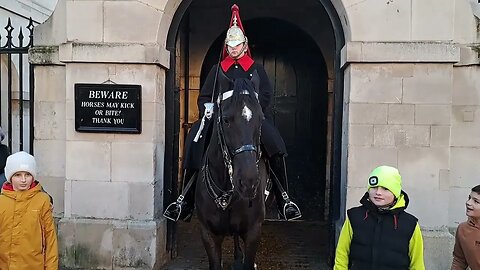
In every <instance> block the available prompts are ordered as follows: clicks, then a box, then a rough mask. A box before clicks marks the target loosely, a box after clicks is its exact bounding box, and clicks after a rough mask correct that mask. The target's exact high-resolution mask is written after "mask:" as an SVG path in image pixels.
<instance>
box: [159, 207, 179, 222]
mask: <svg viewBox="0 0 480 270" xmlns="http://www.w3.org/2000/svg"><path fill="white" fill-rule="evenodd" d="M180 213H182V203H178V202H173V203H171V204H169V205H168V206H167V209H165V212H163V216H164V217H165V218H167V219H169V220H171V221H173V222H177V221H178V219H179V218H180Z"/></svg>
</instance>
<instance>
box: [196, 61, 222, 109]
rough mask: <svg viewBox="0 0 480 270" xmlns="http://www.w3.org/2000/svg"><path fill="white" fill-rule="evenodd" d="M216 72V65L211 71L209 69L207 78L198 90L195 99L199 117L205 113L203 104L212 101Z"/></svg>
mask: <svg viewBox="0 0 480 270" xmlns="http://www.w3.org/2000/svg"><path fill="white" fill-rule="evenodd" d="M216 70H217V65H214V66H213V67H212V69H210V72H209V73H208V75H207V78H206V79H205V83H204V84H203V86H202V88H201V89H200V94H199V95H198V99H197V106H198V112H199V113H200V114H199V115H200V117H202V116H203V114H204V113H205V106H203V104H205V103H207V102H211V100H212V94H213V83H214V81H215V74H216ZM217 94H218V93H217ZM214 101H215V97H214Z"/></svg>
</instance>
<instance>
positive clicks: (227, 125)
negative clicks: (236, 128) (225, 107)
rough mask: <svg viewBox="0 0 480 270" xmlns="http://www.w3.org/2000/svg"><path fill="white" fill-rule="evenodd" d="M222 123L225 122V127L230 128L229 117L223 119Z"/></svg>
mask: <svg viewBox="0 0 480 270" xmlns="http://www.w3.org/2000/svg"><path fill="white" fill-rule="evenodd" d="M222 122H223V125H225V126H226V127H229V126H230V118H229V117H223V118H222Z"/></svg>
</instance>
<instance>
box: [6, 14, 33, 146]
mask: <svg viewBox="0 0 480 270" xmlns="http://www.w3.org/2000/svg"><path fill="white" fill-rule="evenodd" d="M33 27H34V25H33V20H32V18H30V19H29V23H28V25H27V26H26V27H25V28H26V30H25V31H27V30H28V37H27V38H28V43H27V42H26V41H24V38H25V36H24V34H23V28H22V27H20V28H19V29H15V28H14V27H13V26H12V22H11V19H10V18H8V22H7V25H6V26H5V30H6V36H5V38H6V41H5V43H4V44H3V42H4V41H3V40H4V39H3V36H2V34H1V33H0V86H1V91H0V126H1V127H2V129H3V131H4V133H5V135H6V137H5V140H6V141H7V144H8V148H9V149H10V152H11V153H14V152H17V151H27V152H29V153H31V154H33V137H34V136H33V134H34V133H33V110H34V106H33V96H34V95H33V89H34V87H33V84H34V81H33V79H34V76H33V65H31V64H30V63H29V62H28V49H29V48H31V47H32V46H33ZM14 36H15V37H14Z"/></svg>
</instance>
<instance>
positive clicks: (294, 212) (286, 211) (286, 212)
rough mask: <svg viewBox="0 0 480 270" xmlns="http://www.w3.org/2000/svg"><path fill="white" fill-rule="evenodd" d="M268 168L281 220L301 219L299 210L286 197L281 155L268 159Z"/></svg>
mask: <svg viewBox="0 0 480 270" xmlns="http://www.w3.org/2000/svg"><path fill="white" fill-rule="evenodd" d="M269 161H270V166H271V169H272V171H273V174H274V175H273V177H276V178H277V179H278V181H275V180H273V181H272V183H273V192H274V193H275V200H276V201H277V208H278V213H279V215H280V217H281V218H282V219H285V220H294V219H298V218H300V217H302V213H301V212H300V208H298V206H297V204H296V203H294V202H293V201H292V200H291V199H290V198H289V197H288V194H287V192H288V180H287V169H286V164H285V157H284V156H283V155H274V156H272V157H271V158H270V160H269Z"/></svg>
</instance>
